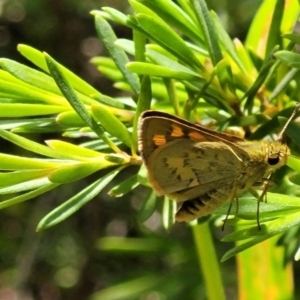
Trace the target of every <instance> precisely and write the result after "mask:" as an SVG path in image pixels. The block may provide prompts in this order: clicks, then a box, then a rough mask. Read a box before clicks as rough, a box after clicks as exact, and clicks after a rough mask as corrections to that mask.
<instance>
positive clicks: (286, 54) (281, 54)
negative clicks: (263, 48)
mask: <svg viewBox="0 0 300 300" xmlns="http://www.w3.org/2000/svg"><path fill="white" fill-rule="evenodd" d="M274 56H275V57H276V58H278V59H280V60H281V61H283V62H285V63H286V64H287V65H288V66H290V67H294V68H298V69H299V68H300V54H298V53H294V52H291V51H287V50H282V51H277V52H276V53H275V54H274Z"/></svg>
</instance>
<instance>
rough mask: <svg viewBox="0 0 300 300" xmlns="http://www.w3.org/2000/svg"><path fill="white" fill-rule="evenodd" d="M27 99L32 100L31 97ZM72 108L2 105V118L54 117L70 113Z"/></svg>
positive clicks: (39, 105) (0, 109)
mask: <svg viewBox="0 0 300 300" xmlns="http://www.w3.org/2000/svg"><path fill="white" fill-rule="evenodd" d="M26 97H29V98H30V95H27V96H26ZM69 110H70V107H67V106H57V105H45V104H17V103H14V104H12V103H1V105H0V117H6V118H19V117H29V116H43V115H53V114H57V113H61V112H65V111H69Z"/></svg>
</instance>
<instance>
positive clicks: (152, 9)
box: [129, 0, 204, 46]
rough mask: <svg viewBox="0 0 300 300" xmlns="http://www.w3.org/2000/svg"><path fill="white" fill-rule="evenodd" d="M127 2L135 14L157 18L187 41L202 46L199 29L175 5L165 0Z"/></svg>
mask: <svg viewBox="0 0 300 300" xmlns="http://www.w3.org/2000/svg"><path fill="white" fill-rule="evenodd" d="M129 2H130V4H131V5H132V6H133V8H134V9H135V11H136V12H137V13H144V14H146V15H149V16H151V17H153V18H155V17H156V18H157V16H159V17H160V18H161V19H162V20H164V21H165V22H166V23H167V24H170V25H172V26H173V27H175V28H176V29H178V30H180V31H181V32H182V33H183V34H184V35H186V36H187V37H189V39H191V40H193V41H195V42H196V43H197V44H199V45H201V46H204V43H203V40H202V38H201V37H200V32H199V29H198V28H197V27H196V25H195V23H194V22H193V20H192V19H191V18H190V17H189V15H188V14H186V13H185V11H184V10H182V9H181V8H180V6H178V5H176V4H175V3H173V2H171V1H165V0H156V1H152V0H139V1H133V0H131V1H129Z"/></svg>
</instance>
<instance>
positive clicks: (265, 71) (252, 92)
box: [243, 49, 276, 111]
mask: <svg viewBox="0 0 300 300" xmlns="http://www.w3.org/2000/svg"><path fill="white" fill-rule="evenodd" d="M275 50H276V49H274V50H273V53H274V52H275ZM274 63H275V60H274V59H273V56H272V55H270V56H269V57H267V58H266V60H265V61H264V63H263V66H262V68H261V69H260V70H259V73H258V76H257V78H256V79H255V81H254V83H253V84H252V86H251V87H250V88H249V89H248V91H247V92H246V93H245V94H244V96H243V99H245V98H247V100H246V103H245V109H248V110H249V111H251V110H252V107H253V102H254V98H255V97H256V94H257V93H258V91H259V89H260V88H261V86H262V85H263V83H264V82H265V80H266V78H267V77H268V75H269V72H270V69H271V68H272V66H273V65H274Z"/></svg>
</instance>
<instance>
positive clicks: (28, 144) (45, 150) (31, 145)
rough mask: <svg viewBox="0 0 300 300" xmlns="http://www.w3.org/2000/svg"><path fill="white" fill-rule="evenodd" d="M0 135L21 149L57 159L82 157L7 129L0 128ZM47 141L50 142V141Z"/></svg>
mask: <svg viewBox="0 0 300 300" xmlns="http://www.w3.org/2000/svg"><path fill="white" fill-rule="evenodd" d="M0 136H1V137H2V138H4V139H6V140H8V141H10V142H12V143H14V144H15V145H18V146H20V147H22V148H23V149H27V150H29V151H31V152H34V153H38V154H41V155H44V156H48V157H53V158H58V159H72V160H73V159H76V160H77V159H79V160H81V159H82V158H81V157H80V156H76V155H73V154H70V153H74V152H67V151H56V150H53V149H51V148H49V147H46V146H44V145H41V144H39V143H37V142H34V141H31V140H28V139H26V138H24V137H22V136H19V135H17V134H14V133H11V132H9V131H5V130H2V129H0ZM48 143H49V144H50V141H49V142H48ZM74 147H77V148H79V149H80V147H78V146H74ZM73 150H74V149H73ZM89 151H92V150H89ZM98 156H99V153H98Z"/></svg>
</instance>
